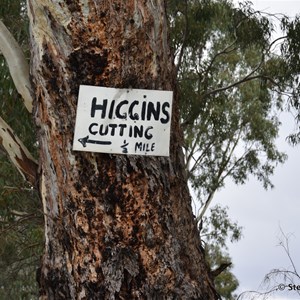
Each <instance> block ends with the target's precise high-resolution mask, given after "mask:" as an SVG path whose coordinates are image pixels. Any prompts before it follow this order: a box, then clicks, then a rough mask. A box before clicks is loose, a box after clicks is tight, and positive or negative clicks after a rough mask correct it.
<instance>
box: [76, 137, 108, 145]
mask: <svg viewBox="0 0 300 300" xmlns="http://www.w3.org/2000/svg"><path fill="white" fill-rule="evenodd" d="M78 142H80V143H81V144H82V146H83V147H86V144H98V145H111V142H109V141H96V140H89V136H88V135H87V136H86V137H84V138H81V139H78Z"/></svg>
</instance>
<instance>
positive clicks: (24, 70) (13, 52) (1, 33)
mask: <svg viewBox="0 0 300 300" xmlns="http://www.w3.org/2000/svg"><path fill="white" fill-rule="evenodd" d="M0 51H1V52H2V54H3V55H4V58H5V60H6V62H7V64H8V68H9V72H10V75H11V77H12V79H13V81H14V84H15V86H16V89H17V91H18V93H19V94H20V95H21V96H22V97H23V101H24V105H25V106H26V108H27V110H28V111H29V112H32V102H33V100H32V97H31V93H30V91H31V84H30V81H29V66H28V63H27V61H26V59H25V56H24V53H23V52H22V49H21V48H20V46H19V44H18V43H17V41H16V40H15V39H14V37H13V36H12V35H11V33H10V32H9V30H8V29H7V28H6V26H5V25H4V24H3V23H2V21H1V20H0Z"/></svg>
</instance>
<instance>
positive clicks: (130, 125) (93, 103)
mask: <svg viewBox="0 0 300 300" xmlns="http://www.w3.org/2000/svg"><path fill="white" fill-rule="evenodd" d="M172 99H173V92H171V91H157V90H140V89H115V88H104V87H96V86H86V85H81V86H80V89H79V97H78V104H77V116H76V125H75V133H74V142H73V150H77V151H90V152H103V153H116V154H136V155H155V156H169V144H170V127H171V112H172Z"/></svg>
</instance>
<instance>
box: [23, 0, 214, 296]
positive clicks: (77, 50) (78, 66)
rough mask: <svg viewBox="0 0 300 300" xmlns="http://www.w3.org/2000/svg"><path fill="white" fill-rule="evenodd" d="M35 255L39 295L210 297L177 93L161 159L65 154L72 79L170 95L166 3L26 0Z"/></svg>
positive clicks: (70, 118) (172, 72)
mask: <svg viewBox="0 0 300 300" xmlns="http://www.w3.org/2000/svg"><path fill="white" fill-rule="evenodd" d="M28 11H29V17H30V24H31V43H32V59H31V73H32V79H33V83H34V92H35V96H36V99H35V105H34V110H35V120H36V124H37V126H38V128H39V130H38V132H39V145H40V160H39V164H40V169H41V172H42V180H41V183H40V185H41V186H40V189H41V195H42V198H43V199H42V200H43V205H44V210H45V211H44V212H45V236H46V242H45V254H44V256H43V261H42V266H41V269H40V272H39V276H38V277H39V284H40V298H41V299H203V300H204V299H205V300H209V299H216V298H217V296H216V293H215V291H214V287H213V284H212V280H211V278H210V276H209V271H208V269H207V267H206V264H205V262H204V256H203V252H202V249H201V246H200V238H199V233H198V231H197V229H196V224H195V222H194V220H193V214H192V210H191V199H190V196H189V191H188V188H187V182H186V179H185V175H184V164H183V154H182V150H181V146H180V144H181V140H182V133H181V131H180V126H179V114H178V105H177V101H176V96H175V99H174V100H175V103H174V105H173V106H174V108H173V109H174V110H173V120H172V132H171V149H170V157H169V158H165V157H141V156H122V155H108V154H95V153H84V152H73V151H72V139H73V129H74V125H75V124H74V123H75V114H76V102H77V95H78V89H79V85H80V84H85V85H98V86H106V87H117V88H130V87H131V88H144V89H163V90H176V87H175V69H174V66H173V63H172V55H171V53H170V50H169V47H168V36H167V24H166V16H165V7H164V2H163V1H159V0H154V1H135V0H129V1H86V0H77V1H67V0H65V1H63V0H60V1H50V0H28Z"/></svg>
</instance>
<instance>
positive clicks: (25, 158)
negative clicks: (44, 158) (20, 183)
mask: <svg viewBox="0 0 300 300" xmlns="http://www.w3.org/2000/svg"><path fill="white" fill-rule="evenodd" d="M0 145H1V146H2V147H3V148H4V149H5V151H6V153H7V155H8V156H9V158H10V160H11V162H12V163H13V165H14V166H15V167H16V168H17V169H18V171H19V172H20V173H21V175H22V176H23V178H24V179H25V180H26V181H27V182H28V183H30V184H31V185H32V186H34V187H35V186H36V183H37V166H38V164H37V162H36V161H35V160H34V158H33V157H32V156H31V154H30V153H29V151H28V150H27V148H26V147H25V146H24V144H23V143H22V142H21V141H20V139H19V138H18V137H17V136H16V135H15V134H14V132H13V130H12V129H11V127H10V126H9V125H8V124H7V123H6V122H5V121H4V120H3V119H2V118H1V117H0Z"/></svg>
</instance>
